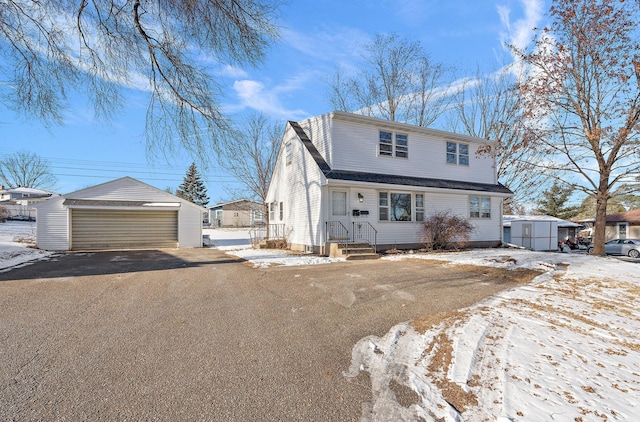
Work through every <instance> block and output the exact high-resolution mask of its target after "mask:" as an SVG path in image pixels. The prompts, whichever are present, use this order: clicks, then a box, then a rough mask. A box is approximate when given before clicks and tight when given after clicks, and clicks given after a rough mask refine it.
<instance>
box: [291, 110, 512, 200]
mask: <svg viewBox="0 0 640 422" xmlns="http://www.w3.org/2000/svg"><path fill="white" fill-rule="evenodd" d="M289 125H291V127H292V128H293V130H294V131H295V132H296V135H297V136H298V138H299V139H300V141H301V142H302V145H304V147H305V148H306V149H307V151H308V152H309V154H310V155H311V157H312V158H313V160H314V161H315V163H316V164H317V165H318V167H319V168H320V170H321V171H322V173H323V174H324V176H325V177H326V178H327V179H330V180H344V181H352V182H367V183H384V184H391V185H400V186H418V187H425V188H438V189H456V190H469V191H478V192H488V193H501V194H505V195H513V192H511V190H509V188H507V187H506V186H504V185H503V184H501V183H498V184H496V185H494V184H490V183H475V182H465V181H459V180H448V179H433V178H428V177H414V176H403V175H397V174H393V175H392V174H382V173H369V172H361V171H350V170H332V169H331V167H329V164H328V163H327V161H326V160H325V159H324V157H322V155H321V154H320V152H319V151H318V149H317V148H316V146H315V145H314V144H313V142H312V141H311V139H309V136H308V135H307V133H306V132H305V131H304V129H303V128H302V126H300V124H299V123H297V122H293V121H289Z"/></svg>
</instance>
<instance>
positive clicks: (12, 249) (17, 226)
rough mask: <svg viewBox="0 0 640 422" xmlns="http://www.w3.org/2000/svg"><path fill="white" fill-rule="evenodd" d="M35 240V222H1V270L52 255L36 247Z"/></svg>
mask: <svg viewBox="0 0 640 422" xmlns="http://www.w3.org/2000/svg"><path fill="white" fill-rule="evenodd" d="M35 242H36V223H35V222H33V221H7V222H5V223H0V272H1V271H8V270H9V269H11V268H16V267H18V266H23V265H29V264H30V263H31V262H33V261H35V260H39V259H43V258H46V257H48V256H50V255H51V252H46V251H41V250H39V249H34V248H33V246H35ZM29 246H31V247H29Z"/></svg>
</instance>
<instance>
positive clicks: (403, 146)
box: [378, 130, 409, 158]
mask: <svg viewBox="0 0 640 422" xmlns="http://www.w3.org/2000/svg"><path fill="white" fill-rule="evenodd" d="M378 153H379V154H380V155H383V156H386V157H393V156H395V157H399V158H409V137H408V135H406V134H403V133H395V134H394V133H393V132H387V131H384V130H381V131H380V136H379V143H378Z"/></svg>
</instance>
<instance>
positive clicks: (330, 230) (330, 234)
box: [325, 221, 351, 242]
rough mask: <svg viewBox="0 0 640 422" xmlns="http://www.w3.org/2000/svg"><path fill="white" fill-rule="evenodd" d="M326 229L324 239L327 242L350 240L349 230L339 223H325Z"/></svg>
mask: <svg viewBox="0 0 640 422" xmlns="http://www.w3.org/2000/svg"><path fill="white" fill-rule="evenodd" d="M325 227H326V233H325V234H326V239H327V241H328V242H335V241H345V242H348V241H349V240H351V237H350V236H349V230H348V229H347V228H346V227H345V226H344V224H342V223H341V222H340V221H327V222H326V223H325Z"/></svg>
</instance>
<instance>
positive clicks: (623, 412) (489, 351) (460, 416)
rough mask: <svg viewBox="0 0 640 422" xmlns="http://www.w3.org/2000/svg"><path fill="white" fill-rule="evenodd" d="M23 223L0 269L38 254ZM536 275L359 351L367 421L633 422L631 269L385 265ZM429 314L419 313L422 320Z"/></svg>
mask: <svg viewBox="0 0 640 422" xmlns="http://www.w3.org/2000/svg"><path fill="white" fill-rule="evenodd" d="M34 234H35V226H34V224H33V223H29V222H8V223H5V224H0V271H2V270H1V269H2V268H4V269H5V271H6V270H9V269H11V268H12V267H15V266H16V265H20V264H24V263H28V262H29V261H33V260H34V259H42V258H46V257H47V256H49V255H50V254H49V253H48V252H44V251H39V250H36V249H32V248H28V247H27V244H26V243H21V242H16V241H15V240H17V239H25V238H27V239H28V238H29V237H31V238H33V236H34ZM205 234H208V235H209V236H210V239H211V244H212V246H211V247H215V248H218V249H221V250H225V251H226V253H228V254H232V255H235V256H239V257H241V258H244V259H247V260H249V261H251V262H252V263H253V264H254V266H257V267H268V266H269V265H308V264H318V263H329V262H332V261H333V260H330V259H329V258H324V257H317V256H310V255H298V254H292V253H289V252H286V251H275V250H255V249H251V245H250V240H249V235H248V232H247V231H246V230H222V229H209V230H205ZM383 259H429V260H440V261H442V263H443V265H477V266H485V267H500V268H506V269H516V268H528V269H537V270H540V271H541V275H540V276H538V277H537V278H536V279H534V281H533V282H531V283H528V284H523V285H521V286H519V287H517V288H514V289H511V290H507V291H504V292H502V293H501V294H498V295H496V296H493V297H492V298H490V299H488V300H486V301H484V302H482V303H479V304H477V305H475V306H473V307H470V308H467V309H463V310H460V311H457V312H452V313H450V314H445V315H438V316H436V317H434V316H430V317H425V318H422V319H421V318H418V319H416V320H414V321H411V322H406V323H402V324H399V325H397V326H396V327H393V328H392V329H391V330H390V331H389V332H388V333H387V334H386V335H385V336H383V337H375V336H370V337H366V338H364V339H362V340H361V341H359V342H358V343H357V344H356V345H355V346H354V348H353V351H352V363H351V366H350V368H349V370H348V371H346V372H345V376H346V377H348V378H353V377H356V376H357V375H358V374H359V373H360V372H361V371H366V372H368V373H369V374H370V379H371V384H372V393H373V394H372V396H373V399H372V401H371V403H369V405H368V406H367V408H366V409H365V414H364V415H363V416H364V419H366V420H380V421H386V420H421V419H422V420H427V421H429V420H445V421H457V420H460V421H485V420H488V421H511V420H536V421H537V420H540V421H548V420H558V421H604V420H620V421H627V420H634V419H636V418H637V417H638V415H640V276H639V275H640V264H637V263H629V262H623V261H621V260H617V259H614V258H597V257H593V256H587V255H584V254H559V253H538V252H530V251H525V250H516V249H490V250H473V251H469V252H458V253H446V254H428V255H427V254H406V255H392V256H387V257H385V258H383ZM426 311H427V310H425V313H427V312H426Z"/></svg>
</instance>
